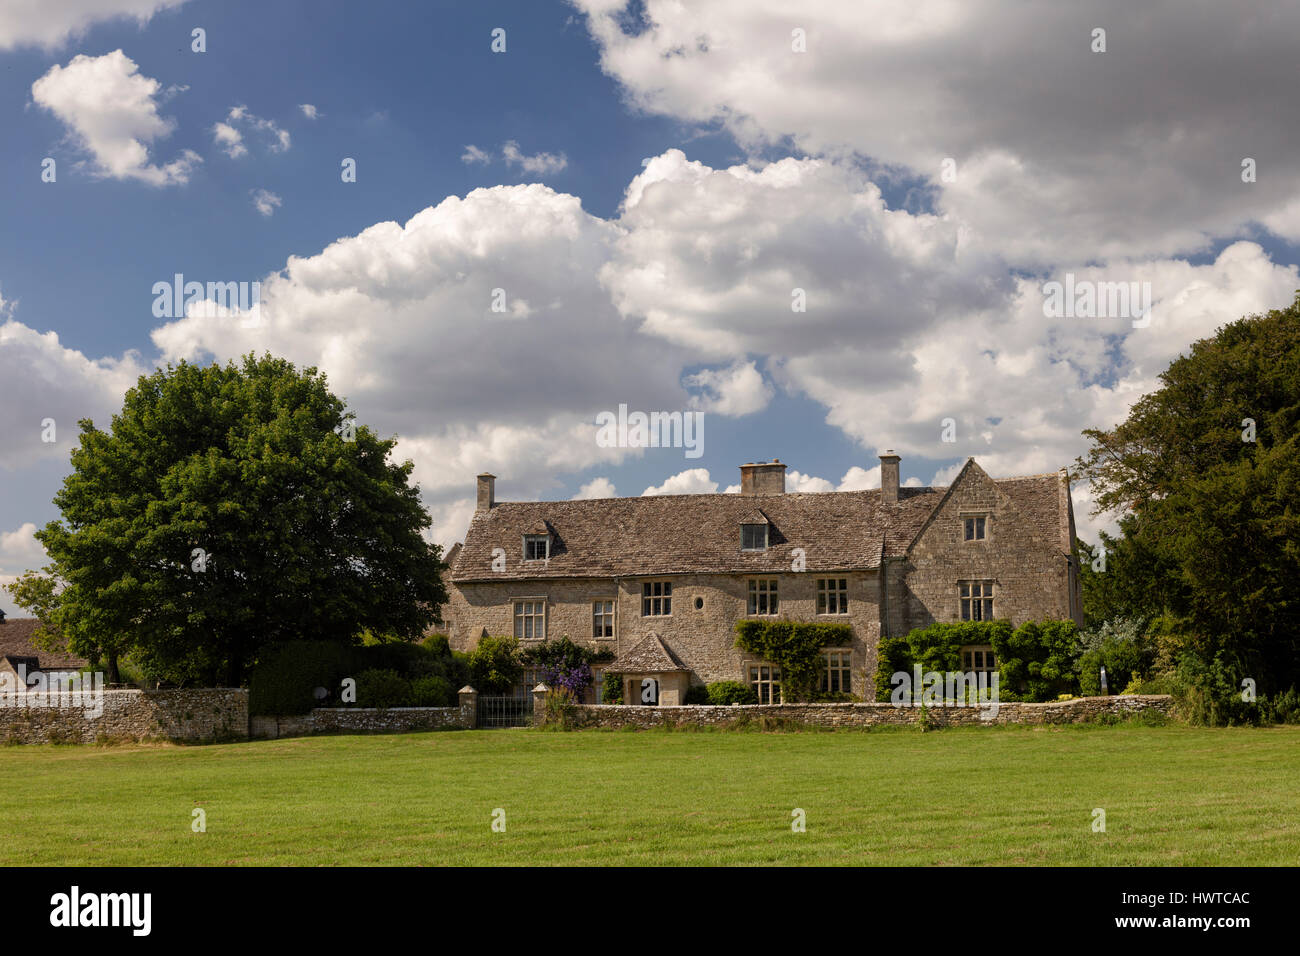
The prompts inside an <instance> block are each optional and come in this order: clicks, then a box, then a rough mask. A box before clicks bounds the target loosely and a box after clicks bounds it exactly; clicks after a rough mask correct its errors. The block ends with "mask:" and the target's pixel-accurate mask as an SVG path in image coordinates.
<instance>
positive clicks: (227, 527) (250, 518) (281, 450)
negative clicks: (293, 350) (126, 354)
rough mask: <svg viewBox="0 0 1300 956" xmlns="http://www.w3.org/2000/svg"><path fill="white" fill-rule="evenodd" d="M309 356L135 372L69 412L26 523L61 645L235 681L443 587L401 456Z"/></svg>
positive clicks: (402, 629)
mask: <svg viewBox="0 0 1300 956" xmlns="http://www.w3.org/2000/svg"><path fill="white" fill-rule="evenodd" d="M352 417H353V416H352V415H351V414H349V413H346V412H345V410H344V405H343V402H342V401H341V400H340V399H338V398H337V397H335V396H334V395H333V394H331V392H330V391H329V389H328V387H327V385H326V380H325V377H324V376H323V375H321V374H319V373H318V372H317V371H316V369H314V368H308V369H305V370H303V371H298V370H296V369H295V368H294V367H293V366H292V365H291V364H290V363H289V362H286V361H284V360H282V359H276V358H272V357H271V356H269V355H267V356H265V357H263V358H260V359H258V358H255V357H254V356H252V355H249V356H247V357H246V358H244V360H243V361H242V363H241V364H240V365H238V366H236V365H235V364H233V363H230V364H227V365H225V366H221V365H216V364H213V365H209V366H198V365H191V364H189V363H186V362H181V363H180V364H179V365H176V366H174V367H173V366H168V367H167V368H166V369H159V370H158V371H155V372H154V373H153V374H152V375H149V376H143V377H141V378H140V380H139V382H138V383H137V384H136V386H135V387H134V388H132V389H131V390H130V391H128V392H127V394H126V398H125V401H124V404H123V408H122V411H121V413H120V414H118V415H115V416H114V417H113V421H112V426H111V428H110V429H109V430H107V431H101V430H100V429H98V428H96V427H95V425H94V423H93V422H91V421H89V420H86V421H83V422H81V429H82V431H81V436H80V437H81V441H80V445H79V447H78V448H76V449H75V450H74V451H73V452H72V468H73V470H72V473H71V474H70V475H69V476H68V477H67V478H66V479H65V480H64V483H63V487H62V489H61V490H60V491H59V492H58V494H57V495H56V496H55V499H54V501H55V504H56V505H58V507H59V510H60V512H61V514H62V520H60V521H55V522H51V523H50V524H49V525H47V526H46V527H45V529H44V530H42V531H40V532H38V533H37V538H38V539H39V540H40V541H41V543H42V544H44V545H45V548H46V550H47V551H48V552H49V554H50V556H51V558H52V559H53V564H52V566H51V569H50V570H51V573H52V574H53V575H54V576H56V577H57V578H58V579H59V580H60V581H61V583H62V584H63V586H64V587H63V590H62V592H61V594H60V606H59V620H58V622H57V623H58V626H59V629H60V631H61V632H62V633H63V634H65V635H66V636H67V637H68V639H69V646H70V647H72V648H73V649H74V650H78V651H81V652H82V653H88V652H90V651H99V650H102V651H104V652H112V653H122V652H126V651H129V652H130V654H131V656H132V657H133V659H135V660H136V661H137V662H138V663H139V664H140V665H141V666H142V668H143V669H144V670H145V672H146V673H147V674H148V675H150V676H151V677H155V678H158V679H161V680H165V681H168V682H172V683H176V684H212V683H220V682H225V683H226V684H231V685H234V684H239V683H241V682H242V681H243V679H244V677H245V675H246V673H247V670H248V668H249V666H250V665H251V664H252V663H253V662H254V661H255V660H256V658H257V655H258V652H259V651H260V650H261V649H262V648H263V647H266V646H267V645H269V644H271V643H274V642H282V641H288V640H304V639H305V640H329V641H337V642H341V643H344V644H349V643H353V642H355V641H356V640H357V638H358V635H359V634H360V633H361V632H362V631H363V630H367V629H368V630H371V631H373V632H375V633H383V634H385V635H389V636H391V637H395V638H400V639H415V638H417V637H419V636H420V634H421V633H422V632H423V631H424V630H425V629H426V628H427V627H428V626H429V625H431V624H433V623H436V622H437V619H438V618H437V614H438V611H437V609H438V607H439V605H441V604H442V603H444V602H445V601H446V591H445V589H444V587H443V585H442V583H441V577H440V572H441V571H442V570H443V564H442V561H441V557H440V549H439V548H438V547H437V546H435V545H430V544H428V543H427V542H426V541H425V540H424V538H423V537H422V534H421V532H422V531H423V529H425V528H427V527H428V526H429V524H430V520H429V516H428V513H427V512H426V511H425V509H424V507H423V506H422V504H421V503H420V499H419V490H418V488H416V487H414V486H413V485H411V484H410V481H409V479H410V475H411V470H412V467H413V466H412V464H411V463H410V462H409V461H408V462H404V463H402V464H393V463H390V462H389V461H388V456H389V454H390V452H391V451H392V449H393V447H394V444H395V440H394V439H380V438H378V437H377V436H376V435H375V434H374V433H373V432H372V431H371V430H370V429H368V428H366V427H364V426H356V425H354V424H353V423H352Z"/></svg>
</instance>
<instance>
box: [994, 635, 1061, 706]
mask: <svg viewBox="0 0 1300 956" xmlns="http://www.w3.org/2000/svg"><path fill="white" fill-rule="evenodd" d="M994 623H997V622H994ZM1078 630H1079V628H1078V625H1076V624H1075V623H1074V622H1073V621H1050V620H1049V621H1026V622H1025V623H1024V624H1021V625H1020V626H1019V627H1018V628H1016V629H1015V630H1014V631H1012V630H1011V625H1010V624H1009V623H1008V624H1006V626H1005V628H1003V629H1001V630H995V631H994V632H993V633H992V634H991V638H992V640H991V641H990V643H992V645H993V653H994V654H996V655H997V658H998V671H999V678H998V684H999V687H998V689H999V693H1000V697H1001V699H1002V700H1004V701H1005V700H1028V701H1046V700H1054V699H1055V698H1056V697H1057V696H1058V695H1059V694H1075V693H1078V691H1079V678H1078V675H1077V674H1076V673H1075V671H1074V663H1075V654H1076V653H1077V649H1078V639H1077V635H1078Z"/></svg>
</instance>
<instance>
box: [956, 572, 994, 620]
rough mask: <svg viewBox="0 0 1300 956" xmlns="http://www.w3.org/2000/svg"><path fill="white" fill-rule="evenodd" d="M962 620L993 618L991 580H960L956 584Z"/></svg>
mask: <svg viewBox="0 0 1300 956" xmlns="http://www.w3.org/2000/svg"><path fill="white" fill-rule="evenodd" d="M957 596H958V599H959V601H960V602H961V619H962V620H963V621H991V620H993V582H992V581H962V582H961V583H960V584H958V585H957Z"/></svg>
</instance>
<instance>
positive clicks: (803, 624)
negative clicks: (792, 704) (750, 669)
mask: <svg viewBox="0 0 1300 956" xmlns="http://www.w3.org/2000/svg"><path fill="white" fill-rule="evenodd" d="M852 639H853V628H851V627H850V626H849V625H847V624H823V623H810V622H808V621H787V620H780V621H756V620H752V619H747V620H743V621H737V622H736V646H737V647H739V648H740V649H741V650H744V651H748V652H749V653H751V654H756V655H757V656H759V657H761V658H762V659H763V660H765V661H770V662H771V663H772V664H774V665H776V666H777V667H779V668H781V688H782V691H783V692H784V694H785V699H786V700H792V701H796V700H811V699H812V697H813V695H814V694H815V693H816V691H817V682H818V680H819V679H820V677H821V672H822V668H823V667H824V666H825V664H824V659H823V657H822V649H823V648H826V647H840V646H842V645H844V644H847V643H849V641H851V640H852Z"/></svg>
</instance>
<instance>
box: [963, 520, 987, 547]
mask: <svg viewBox="0 0 1300 956" xmlns="http://www.w3.org/2000/svg"><path fill="white" fill-rule="evenodd" d="M988 520H989V519H988V515H967V516H966V518H965V521H964V524H965V525H966V529H965V539H966V540H967V541H983V540H984V538H985V533H986V532H987V531H988Z"/></svg>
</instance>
